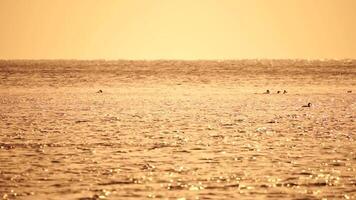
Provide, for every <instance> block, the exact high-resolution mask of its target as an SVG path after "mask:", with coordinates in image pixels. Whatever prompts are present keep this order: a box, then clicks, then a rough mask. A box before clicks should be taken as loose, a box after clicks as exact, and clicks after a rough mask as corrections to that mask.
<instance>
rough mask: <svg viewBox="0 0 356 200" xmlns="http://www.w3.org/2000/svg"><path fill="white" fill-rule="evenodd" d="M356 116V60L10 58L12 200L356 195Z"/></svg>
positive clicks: (1, 65) (4, 170)
mask: <svg viewBox="0 0 356 200" xmlns="http://www.w3.org/2000/svg"><path fill="white" fill-rule="evenodd" d="M267 89H268V90H270V91H271V93H270V94H263V93H264V92H265V91H266V90H267ZM99 90H102V92H101V93H100V92H98V91H99ZM278 90H279V91H283V90H286V91H287V93H286V94H283V92H282V93H279V94H277V91H278ZM308 103H311V106H310V107H303V106H304V105H307V104H308ZM355 120H356V61H354V60H341V61H334V60H327V61H305V60H242V61H103V60H98V61H76V60H72V61H63V60H62V61H61V60H59V61H46V60H43V61H26V60H24V61H21V60H19V61H0V199H1V198H3V199H81V200H84V199H88V200H89V199H181V200H182V199H354V198H356V154H355V151H356V142H355V136H356V122H355Z"/></svg>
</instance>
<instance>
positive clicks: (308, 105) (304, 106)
mask: <svg viewBox="0 0 356 200" xmlns="http://www.w3.org/2000/svg"><path fill="white" fill-rule="evenodd" d="M311 105H312V104H311V103H308V104H307V105H303V106H302V107H303V108H310V107H311Z"/></svg>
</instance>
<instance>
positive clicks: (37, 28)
mask: <svg viewBox="0 0 356 200" xmlns="http://www.w3.org/2000/svg"><path fill="white" fill-rule="evenodd" d="M0 26H1V28H0V59H15V58H16V59H17V58H20V59H22V58H24V59H57V58H63V59H72V58H74V59H241V58H309V59H314V58H356V0H0Z"/></svg>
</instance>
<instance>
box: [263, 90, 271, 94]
mask: <svg viewBox="0 0 356 200" xmlns="http://www.w3.org/2000/svg"><path fill="white" fill-rule="evenodd" d="M269 93H271V92H270V91H269V90H266V92H264V93H263V94H269Z"/></svg>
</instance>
